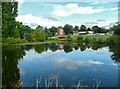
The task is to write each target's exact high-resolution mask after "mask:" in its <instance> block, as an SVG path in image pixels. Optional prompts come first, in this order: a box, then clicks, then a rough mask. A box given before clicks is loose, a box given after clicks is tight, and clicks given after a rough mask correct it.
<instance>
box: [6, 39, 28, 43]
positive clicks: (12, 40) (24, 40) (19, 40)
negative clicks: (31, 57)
mask: <svg viewBox="0 0 120 89" xmlns="http://www.w3.org/2000/svg"><path fill="white" fill-rule="evenodd" d="M7 40H8V41H9V43H10V44H16V43H27V42H28V41H27V40H26V39H20V38H13V37H8V38H7Z"/></svg>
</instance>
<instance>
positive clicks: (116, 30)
mask: <svg viewBox="0 0 120 89" xmlns="http://www.w3.org/2000/svg"><path fill="white" fill-rule="evenodd" d="M112 29H113V31H114V34H115V35H118V36H119V37H120V24H118V25H116V26H113V28H112Z"/></svg>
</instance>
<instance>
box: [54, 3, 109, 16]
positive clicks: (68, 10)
mask: <svg viewBox="0 0 120 89" xmlns="http://www.w3.org/2000/svg"><path fill="white" fill-rule="evenodd" d="M106 10H108V9H93V7H79V6H78V5H77V4H75V3H70V4H67V5H55V6H54V11H53V14H54V15H56V16H69V15H72V14H94V13H99V12H103V11H106Z"/></svg>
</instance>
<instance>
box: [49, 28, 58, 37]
mask: <svg viewBox="0 0 120 89" xmlns="http://www.w3.org/2000/svg"><path fill="white" fill-rule="evenodd" d="M50 32H51V35H52V36H54V35H55V33H56V32H57V28H56V27H55V26H52V27H51V28H50Z"/></svg>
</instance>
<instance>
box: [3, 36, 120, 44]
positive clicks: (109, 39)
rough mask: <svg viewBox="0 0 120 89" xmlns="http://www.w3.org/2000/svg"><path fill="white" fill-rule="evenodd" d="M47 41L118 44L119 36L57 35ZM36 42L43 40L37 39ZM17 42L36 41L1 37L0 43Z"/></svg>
mask: <svg viewBox="0 0 120 89" xmlns="http://www.w3.org/2000/svg"><path fill="white" fill-rule="evenodd" d="M48 41H72V42H91V43H100V44H119V42H118V41H119V38H118V37H117V36H113V35H79V36H73V35H71V37H70V38H69V39H68V38H67V37H66V38H62V39H59V38H58V37H49V38H48V40H45V41H44V42H48ZM37 42H43V41H37ZM18 43H36V41H33V42H29V41H27V40H25V39H20V38H7V39H2V44H4V45H7V44H18Z"/></svg>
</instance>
